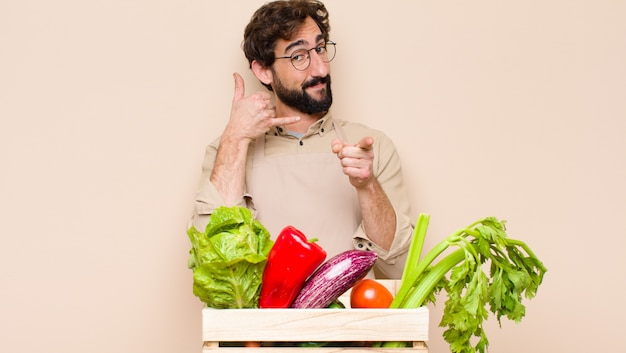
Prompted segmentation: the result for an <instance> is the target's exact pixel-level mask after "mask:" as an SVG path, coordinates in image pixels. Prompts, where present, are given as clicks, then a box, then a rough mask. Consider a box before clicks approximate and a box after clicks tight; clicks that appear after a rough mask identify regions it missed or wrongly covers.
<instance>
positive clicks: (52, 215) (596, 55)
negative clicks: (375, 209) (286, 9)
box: [0, 0, 626, 353]
mask: <svg viewBox="0 0 626 353" xmlns="http://www.w3.org/2000/svg"><path fill="white" fill-rule="evenodd" d="M262 3H263V1H259V0H254V1H253V0H246V1H222V2H216V1H207V0H205V1H196V0H190V1H173V0H163V1H147V0H131V1H121V0H107V1H72V0H60V1H42V0H39V1H38V0H24V1H9V0H0V119H1V120H0V215H1V216H0V217H1V221H0V236H1V238H0V239H1V243H0V244H1V245H0V283H1V284H0V286H1V287H0V288H1V289H0V351H1V352H7V353H8V352H47V353H79V352H80V353H83V352H103V353H104V352H107V353H108V352H116V353H130V352H152V353H161V352H162V353H166V352H167V353H170V352H188V353H193V352H199V351H200V340H201V339H200V308H201V304H200V302H199V301H198V300H197V298H196V297H194V296H193V295H192V292H191V272H190V271H189V270H188V269H187V268H186V259H187V251H188V249H189V243H188V240H187V238H186V234H185V224H186V221H187V218H188V216H189V214H190V210H191V204H192V200H193V195H194V190H195V187H196V183H197V181H198V176H199V171H200V163H201V159H202V156H203V150H204V147H205V145H206V144H207V143H208V142H209V141H210V140H211V139H212V138H214V137H216V136H217V134H219V133H220V131H221V129H222V128H223V126H224V124H225V122H226V120H227V118H228V114H229V108H230V100H231V97H232V96H231V95H232V77H231V73H232V72H233V71H239V72H241V73H244V74H245V77H246V78H247V84H248V90H249V91H254V90H257V89H259V85H258V84H256V83H255V82H254V80H253V79H251V76H250V75H249V73H248V72H247V68H246V63H245V61H244V59H243V56H242V54H241V52H240V49H239V44H240V40H241V33H242V30H243V27H244V25H245V23H246V22H247V20H248V18H249V16H250V15H251V14H252V12H253V11H254V10H255V9H256V8H257V7H258V6H259V5H260V4H262ZM326 3H327V6H328V8H329V9H330V11H331V20H332V25H333V30H332V37H333V38H334V39H335V40H336V41H337V42H338V43H339V44H338V50H339V52H338V56H337V59H336V61H335V62H334V63H333V80H334V90H335V95H336V105H335V114H336V115H337V116H339V117H342V118H346V119H350V120H355V121H361V122H364V123H367V124H369V125H371V126H375V127H378V128H381V129H383V130H385V131H386V132H387V133H388V134H389V135H390V136H391V137H392V138H393V139H394V140H395V141H396V143H397V146H398V149H399V151H400V153H401V156H402V158H403V160H404V165H405V174H406V179H407V181H408V183H409V186H410V191H411V192H410V195H409V197H410V198H411V200H412V201H413V203H414V206H415V208H414V211H413V212H414V216H415V217H417V214H418V213H419V212H425V213H430V214H431V227H430V229H429V233H428V234H429V235H428V240H427V241H428V246H429V247H430V246H432V245H433V244H434V243H435V242H438V241H439V240H441V239H442V238H443V237H445V236H446V235H447V234H449V233H450V232H452V231H453V230H455V229H456V228H458V227H461V226H463V225H466V224H468V223H470V222H472V221H474V220H476V219H478V218H480V217H484V216H488V215H494V216H496V217H499V218H503V219H506V220H508V228H509V234H510V235H511V236H514V237H516V238H520V239H523V240H525V241H527V242H528V243H529V244H530V245H531V247H532V248H533V249H534V250H535V251H536V253H537V254H538V255H539V256H540V257H541V258H542V259H543V260H544V262H545V264H546V265H547V266H548V268H549V270H550V271H549V273H548V275H547V277H546V280H545V283H544V285H543V286H542V287H541V288H540V291H539V293H538V296H537V298H536V299H534V300H533V301H530V302H527V304H528V310H527V317H526V319H525V320H524V321H523V322H522V323H521V324H519V325H515V324H511V323H508V322H507V323H505V324H504V325H503V329H502V330H500V329H499V328H498V327H497V324H496V323H495V322H494V321H491V322H490V323H489V324H488V327H487V329H488V330H489V331H488V335H489V337H490V339H491V351H492V352H507V353H521V352H546V353H548V352H555V351H558V352H568V351H569V352H580V351H594V352H624V351H625V350H626V345H625V344H624V340H623V338H622V337H621V336H622V335H623V333H622V331H623V327H624V325H623V319H624V315H625V314H626V311H625V310H624V305H623V291H622V290H623V287H624V284H625V280H624V278H625V277H626V276H624V273H623V271H624V269H626V260H625V258H626V256H625V255H624V249H625V248H626V246H625V245H626V241H625V240H624V239H625V238H626V231H625V230H624V229H625V228H624V226H625V222H624V216H625V215H626V201H625V200H626V187H625V186H624V181H625V180H626V165H625V161H626V142H625V141H626V139H625V138H624V136H625V135H626V103H624V98H625V96H626V65H625V64H624V63H626V22H625V21H624V20H623V19H624V14H626V3H625V2H623V1H617V0H597V1H569V0H554V1H537V0H530V1H409V0H406V1H387V2H380V1H339V0H328V1H327V2H326ZM442 306H443V302H442V304H441V305H440V306H438V307H436V308H434V309H433V311H432V321H433V324H432V340H431V342H430V346H431V348H432V351H433V352H446V347H447V346H446V345H445V343H443V341H442V339H441V330H440V329H439V328H437V322H438V319H439V315H440V310H441V307H442Z"/></svg>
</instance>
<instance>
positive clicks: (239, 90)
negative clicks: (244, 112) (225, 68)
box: [233, 72, 246, 102]
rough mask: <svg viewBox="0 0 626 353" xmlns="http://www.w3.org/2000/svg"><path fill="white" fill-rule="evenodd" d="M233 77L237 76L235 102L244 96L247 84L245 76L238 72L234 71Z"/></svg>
mask: <svg viewBox="0 0 626 353" xmlns="http://www.w3.org/2000/svg"><path fill="white" fill-rule="evenodd" d="M233 77H234V78H235V94H234V96H233V102H236V101H238V100H240V99H242V98H243V97H244V95H245V94H246V85H245V83H244V81H243V77H241V75H239V74H238V73H236V72H235V73H234V74H233Z"/></svg>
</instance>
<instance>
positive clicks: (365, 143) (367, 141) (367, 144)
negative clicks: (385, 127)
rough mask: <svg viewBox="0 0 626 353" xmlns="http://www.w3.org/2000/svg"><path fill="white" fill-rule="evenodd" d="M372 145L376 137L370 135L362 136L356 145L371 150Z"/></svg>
mask: <svg viewBox="0 0 626 353" xmlns="http://www.w3.org/2000/svg"><path fill="white" fill-rule="evenodd" d="M372 146H374V139H373V138H372V137H370V136H366V137H364V138H362V139H361V140H360V141H359V142H357V144H356V147H358V148H360V149H362V150H366V151H369V150H371V149H372Z"/></svg>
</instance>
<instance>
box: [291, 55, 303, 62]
mask: <svg viewBox="0 0 626 353" xmlns="http://www.w3.org/2000/svg"><path fill="white" fill-rule="evenodd" d="M304 60H306V54H294V55H292V56H291V61H294V62H301V61H304Z"/></svg>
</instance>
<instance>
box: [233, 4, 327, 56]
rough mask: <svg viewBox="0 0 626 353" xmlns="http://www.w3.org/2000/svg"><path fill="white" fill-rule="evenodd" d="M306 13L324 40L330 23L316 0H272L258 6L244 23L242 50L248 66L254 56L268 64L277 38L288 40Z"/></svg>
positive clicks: (323, 7) (301, 22) (322, 5)
mask: <svg viewBox="0 0 626 353" xmlns="http://www.w3.org/2000/svg"><path fill="white" fill-rule="evenodd" d="M307 17H311V18H312V19H313V21H315V23H317V25H318V27H319V28H320V30H321V31H322V35H323V36H324V39H326V41H328V39H329V38H328V37H329V32H330V24H329V21H328V11H327V10H326V7H325V6H324V4H322V3H321V2H320V1H317V0H276V1H272V2H269V3H267V4H265V5H263V6H262V7H261V8H259V9H258V10H257V11H256V12H255V13H254V15H252V18H251V19H250V23H248V25H247V26H246V29H245V31H244V35H243V44H242V47H243V51H244V53H245V55H246V58H247V59H248V63H249V64H250V67H252V62H253V61H254V60H256V61H258V62H259V63H260V64H261V65H263V66H265V67H269V66H271V65H272V64H273V63H274V61H275V59H274V49H275V46H276V41H277V40H278V39H284V40H289V39H290V38H291V36H292V35H293V34H294V33H295V32H297V31H298V29H299V28H300V26H302V24H303V23H304V21H305V20H306V19H307Z"/></svg>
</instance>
